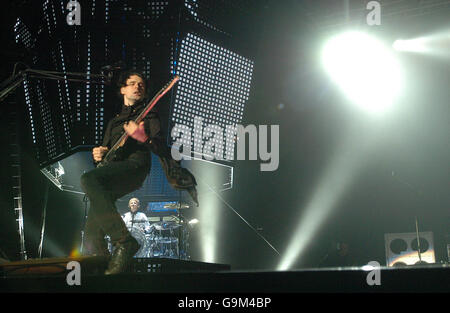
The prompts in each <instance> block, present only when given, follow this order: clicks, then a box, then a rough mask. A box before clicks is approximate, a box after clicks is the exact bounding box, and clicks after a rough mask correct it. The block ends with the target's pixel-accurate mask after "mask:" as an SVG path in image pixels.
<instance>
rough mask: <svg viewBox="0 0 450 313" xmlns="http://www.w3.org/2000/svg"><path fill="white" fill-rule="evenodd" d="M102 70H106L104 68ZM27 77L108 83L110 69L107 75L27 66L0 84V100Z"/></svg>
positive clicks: (110, 76)
mask: <svg viewBox="0 0 450 313" xmlns="http://www.w3.org/2000/svg"><path fill="white" fill-rule="evenodd" d="M104 72H108V71H106V70H105V71H104ZM27 78H40V79H47V80H68V81H72V82H82V83H91V84H99V85H109V84H110V83H111V79H112V71H109V73H108V75H104V74H103V71H102V74H87V73H75V72H55V71H42V70H34V69H30V68H28V69H26V70H23V71H20V72H18V73H17V74H15V73H13V74H12V75H11V77H9V78H8V79H6V80H5V81H3V82H2V83H1V84H0V102H2V101H3V100H4V99H5V98H6V97H7V96H8V95H9V94H10V93H11V92H12V91H14V90H15V89H16V88H17V87H19V86H20V85H21V84H22V83H23V81H24V80H25V79H27Z"/></svg>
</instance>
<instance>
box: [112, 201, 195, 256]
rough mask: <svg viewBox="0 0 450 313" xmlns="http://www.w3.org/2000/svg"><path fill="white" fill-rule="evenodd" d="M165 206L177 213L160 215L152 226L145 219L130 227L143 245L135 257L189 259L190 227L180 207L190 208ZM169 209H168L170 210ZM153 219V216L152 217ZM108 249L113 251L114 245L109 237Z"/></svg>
mask: <svg viewBox="0 0 450 313" xmlns="http://www.w3.org/2000/svg"><path fill="white" fill-rule="evenodd" d="M164 208H167V209H169V210H171V211H172V212H173V211H174V210H176V212H178V214H177V215H170V216H165V217H162V216H159V219H160V220H159V221H157V222H150V227H149V228H148V227H147V228H146V227H145V223H147V222H145V221H142V222H137V221H135V222H134V223H133V225H132V226H130V227H128V231H129V232H130V233H131V236H133V237H134V238H135V239H136V240H137V241H138V243H139V245H140V246H141V247H140V248H139V250H138V252H137V253H136V254H135V256H134V257H135V258H171V259H182V260H189V258H190V256H189V254H188V251H187V250H188V248H189V242H188V241H189V231H190V229H189V227H188V223H187V222H186V220H185V218H184V217H183V216H182V215H181V214H180V209H186V208H189V206H188V205H185V204H182V205H181V204H175V203H170V204H167V205H164ZM169 210H168V211H169ZM150 220H151V218H150ZM106 239H107V241H108V249H109V251H110V252H111V253H112V252H113V246H112V244H111V241H110V240H109V238H108V237H106Z"/></svg>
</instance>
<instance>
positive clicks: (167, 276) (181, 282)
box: [0, 258, 450, 294]
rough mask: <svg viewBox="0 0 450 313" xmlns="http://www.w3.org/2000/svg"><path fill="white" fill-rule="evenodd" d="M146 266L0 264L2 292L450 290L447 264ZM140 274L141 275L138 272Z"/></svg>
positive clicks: (167, 262)
mask: <svg viewBox="0 0 450 313" xmlns="http://www.w3.org/2000/svg"><path fill="white" fill-rule="evenodd" d="M70 260H76V261H77V262H79V263H80V268H81V273H80V276H79V285H76V284H74V285H69V284H68V279H67V277H68V275H69V273H72V274H73V270H72V271H71V270H68V269H66V264H67V261H70ZM147 261H148V262H147ZM147 261H145V260H140V261H139V263H140V264H139V266H135V267H134V268H133V271H134V272H129V273H125V274H119V275H114V276H105V275H102V274H101V272H102V270H103V268H104V266H105V264H106V263H105V260H104V259H101V258H97V259H94V258H75V259H47V260H45V259H44V260H29V261H24V262H12V263H9V264H3V265H0V292H6V293H8V292H11V293H23V292H32V293H41V292H45V293H47V292H51V293H79V292H82V293H178V294H183V293H189V294H192V293H208V294H211V293H220V294H227V293H232V294H236V293H252V294H268V293H322V292H327V293H336V292H338V293H386V292H389V293H391V292H395V293H399V292H401V293H405V292H407V293H408V292H430V293H448V292H449V291H450V265H444V264H434V265H420V266H408V267H404V268H386V267H381V268H380V270H379V272H378V273H376V272H370V271H369V270H364V269H363V268H361V267H352V268H323V269H316V268H314V269H301V270H292V271H235V270H232V269H231V267H230V266H229V265H226V264H211V263H203V262H194V261H180V260H173V259H152V260H147ZM136 262H138V261H137V260H136ZM145 269H147V270H145ZM138 270H139V271H140V272H136V271H138ZM368 276H370V277H369V279H368ZM71 277H72V278H73V277H74V276H73V275H72V276H71ZM368 281H371V282H372V285H370V284H369V283H368ZM377 283H379V284H377Z"/></svg>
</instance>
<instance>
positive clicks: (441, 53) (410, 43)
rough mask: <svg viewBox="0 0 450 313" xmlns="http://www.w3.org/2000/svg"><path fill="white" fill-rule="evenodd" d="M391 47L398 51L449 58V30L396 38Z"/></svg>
mask: <svg viewBox="0 0 450 313" xmlns="http://www.w3.org/2000/svg"><path fill="white" fill-rule="evenodd" d="M392 47H393V48H394V49H395V50H396V51H399V52H409V53H411V52H412V53H417V54H423V55H429V56H433V57H438V58H443V59H446V60H448V59H449V53H448V51H449V49H450V31H448V30H445V31H441V32H438V33H434V34H429V35H424V36H421V37H418V38H411V39H407V40H400V39H399V40H396V41H395V42H394V44H393V45H392Z"/></svg>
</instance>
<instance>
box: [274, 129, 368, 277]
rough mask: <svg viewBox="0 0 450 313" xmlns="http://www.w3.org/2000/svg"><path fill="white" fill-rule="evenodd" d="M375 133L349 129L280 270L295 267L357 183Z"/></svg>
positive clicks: (307, 205)
mask: <svg viewBox="0 0 450 313" xmlns="http://www.w3.org/2000/svg"><path fill="white" fill-rule="evenodd" d="M375 134H376V132H374V133H373V134H372V133H371V134H370V135H369V136H366V138H364V139H361V138H359V134H355V133H349V135H348V136H346V137H345V138H344V139H343V141H342V142H341V144H340V145H339V146H338V149H337V150H336V152H335V153H334V155H333V157H332V158H330V160H329V162H328V164H327V167H326V169H325V171H324V172H323V173H322V175H321V177H320V180H319V182H318V184H317V187H316V188H315V190H314V192H313V194H312V196H311V198H310V200H309V202H308V203H307V204H306V207H305V208H304V209H303V208H302V211H303V213H302V215H301V216H299V222H298V226H297V229H296V230H295V232H294V235H293V236H292V238H291V241H290V243H289V245H288V246H287V249H286V253H284V254H283V258H282V259H281V262H280V263H279V264H278V266H277V269H278V270H280V271H284V270H287V269H289V268H292V267H293V266H294V264H295V263H296V262H297V260H301V257H302V256H303V254H304V253H306V251H308V250H307V248H308V246H309V245H310V244H311V242H312V241H313V240H314V238H315V236H316V235H317V233H318V232H319V231H320V229H321V226H322V225H323V223H324V222H325V221H326V220H327V219H329V218H331V216H332V214H334V213H335V212H334V210H335V208H336V206H337V205H338V203H339V201H340V199H341V198H342V197H343V195H344V194H345V192H346V191H347V190H348V189H349V187H350V186H351V184H353V183H354V181H355V178H356V177H357V175H358V173H359V172H360V170H361V168H362V166H364V164H365V160H367V159H368V158H367V156H368V155H370V149H371V148H373V147H374V145H373V143H374V142H375V141H374V140H373V139H374V138H375V137H373V135H375Z"/></svg>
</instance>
